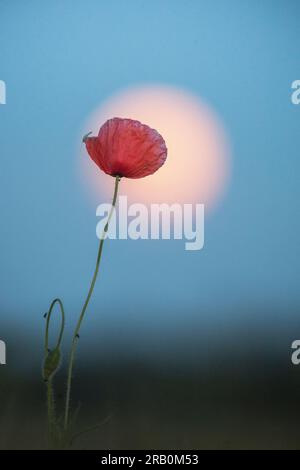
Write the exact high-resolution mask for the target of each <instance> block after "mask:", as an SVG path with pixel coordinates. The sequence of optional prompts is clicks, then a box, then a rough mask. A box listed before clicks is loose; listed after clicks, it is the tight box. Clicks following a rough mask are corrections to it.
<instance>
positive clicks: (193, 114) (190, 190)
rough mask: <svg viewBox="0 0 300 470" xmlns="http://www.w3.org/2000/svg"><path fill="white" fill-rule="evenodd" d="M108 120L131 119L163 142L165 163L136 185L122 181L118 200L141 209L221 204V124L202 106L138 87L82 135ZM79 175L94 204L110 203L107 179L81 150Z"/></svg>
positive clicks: (107, 105)
mask: <svg viewBox="0 0 300 470" xmlns="http://www.w3.org/2000/svg"><path fill="white" fill-rule="evenodd" d="M112 117H124V118H125V117H127V118H131V119H137V120H139V121H141V122H143V123H144V124H147V125H149V126H150V127H153V128H154V129H156V130H157V131H158V132H159V133H160V134H161V135H162V136H163V138H164V139H165V141H166V145H167V148H168V158H167V161H166V163H165V165H164V166H163V167H162V168H160V169H159V170H158V171H157V173H155V174H154V175H151V176H149V177H147V178H143V179H140V180H130V179H126V178H123V179H122V182H121V191H120V193H121V194H126V195H127V196H128V198H129V201H130V202H141V203H145V204H149V203H152V202H153V203H154V202H158V203H160V202H166V203H176V202H178V203H181V204H183V203H189V202H193V203H196V202H198V203H203V204H205V206H206V208H208V209H211V208H212V207H214V206H215V204H216V203H217V202H218V201H219V200H220V199H221V197H222V195H223V194H224V191H225V189H226V186H227V183H228V177H229V170H230V168H229V167H230V163H229V144H228V139H227V137H226V133H225V131H224V128H223V125H222V123H221V120H220V119H219V118H218V116H217V115H216V113H215V112H214V111H213V110H212V108H211V107H209V106H208V105H207V104H205V103H204V102H202V100H201V99H200V98H199V97H197V96H194V95H192V94H190V93H188V92H186V91H184V90H181V89H179V88H175V87H171V86H161V85H156V86H140V87H134V88H130V89H126V90H124V91H121V92H119V93H117V94H115V95H113V96H112V97H110V98H109V99H107V100H106V101H105V102H103V103H101V104H100V105H99V107H98V108H97V109H96V110H95V111H94V112H92V114H91V115H90V117H89V118H88V119H87V121H86V123H85V125H84V128H83V130H82V135H84V134H85V133H88V132H90V131H92V132H93V135H97V134H98V131H99V128H100V127H101V125H102V124H103V123H104V122H105V121H106V120H107V119H109V118H112ZM80 162H81V165H80V173H81V175H83V179H84V180H85V182H86V184H87V185H88V187H92V189H93V193H94V194H95V196H96V197H97V201H98V203H99V202H102V201H103V199H105V200H106V201H109V200H110V198H111V193H112V188H113V181H112V178H111V177H109V176H107V175H105V174H103V173H102V172H101V171H100V170H99V169H98V168H97V167H96V165H95V164H94V163H93V162H92V161H91V159H90V158H89V156H88V155H87V152H86V150H85V148H84V146H83V148H82V151H81V155H80Z"/></svg>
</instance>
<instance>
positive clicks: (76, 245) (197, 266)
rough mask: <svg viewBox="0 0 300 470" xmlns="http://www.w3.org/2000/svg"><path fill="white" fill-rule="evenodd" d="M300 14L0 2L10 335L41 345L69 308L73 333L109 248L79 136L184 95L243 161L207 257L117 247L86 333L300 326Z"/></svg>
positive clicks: (266, 9)
mask: <svg viewBox="0 0 300 470" xmlns="http://www.w3.org/2000/svg"><path fill="white" fill-rule="evenodd" d="M299 13H300V4H299V2H296V1H289V2H285V1H272V2H271V1H263V2H259V1H253V2H240V1H235V0H231V1H228V2H225V1H195V0H193V1H191V0H187V1H185V2H183V1H152V2H146V1H137V0H130V1H128V2H125V1H124V2H123V1H121V0H119V1H116V0H113V1H111V2H104V1H96V0H90V1H84V2H83V1H78V2H71V1H68V0H65V1H64V2H59V1H52V2H43V3H42V2H38V1H26V2H17V1H14V0H12V1H3V0H2V1H1V4H0V15H1V30H0V79H2V80H4V81H5V82H6V86H7V104H6V105H1V106H0V132H1V139H0V153H1V165H2V167H1V173H0V192H1V199H0V200H1V232H0V242H1V264H0V281H1V303H0V307H1V323H2V321H3V324H4V323H5V324H9V323H11V324H12V325H14V324H20V322H21V323H23V322H24V323H25V324H26V328H27V329H28V331H35V329H36V328H38V326H37V325H39V324H40V315H41V314H42V313H44V311H46V310H47V307H48V304H49V302H50V301H51V299H52V298H53V297H55V296H58V295H59V296H61V297H62V298H63V299H64V300H65V303H66V308H67V312H69V313H68V314H69V322H70V323H71V322H73V321H74V320H75V318H76V316H77V314H78V311H79V308H80V305H81V303H82V301H83V298H84V295H85V293H86V291H87V288H88V283H89V280H90V276H91V273H92V269H93V266H94V259H95V256H96V250H97V240H96V238H95V225H96V218H95V207H94V206H93V205H92V204H91V202H90V200H88V199H87V197H86V193H85V191H84V188H83V187H82V185H81V184H80V181H79V177H78V173H77V169H78V168H77V161H76V158H77V155H78V148H79V146H80V142H79V138H78V135H79V132H80V129H81V128H82V125H83V122H84V121H85V119H86V118H87V116H88V115H89V113H90V112H91V111H92V110H93V109H94V108H95V106H97V105H98V104H99V103H101V101H103V100H105V99H106V98H107V97H108V96H110V95H112V94H113V93H115V92H117V91H119V90H121V89H123V88H126V87H128V86H134V85H136V84H137V85H142V84H149V83H150V84H151V83H158V84H164V85H168V84H169V85H175V86H179V87H181V88H185V89H186V90H187V91H190V92H192V93H194V94H196V95H199V97H201V98H203V99H204V100H205V101H206V102H208V103H209V104H210V105H211V106H212V107H213V108H214V109H215V110H216V111H217V112H218V114H219V115H220V116H221V118H222V120H223V122H224V124H225V126H226V130H227V132H228V135H229V138H230V141H231V144H232V148H233V154H232V177H231V183H230V187H229V189H228V191H227V194H226V197H225V198H224V200H223V202H222V204H220V205H219V207H218V209H217V210H216V211H215V212H214V213H213V214H212V215H210V216H209V217H208V218H207V220H206V243H205V248H204V250H202V251H200V252H186V251H184V250H183V247H182V242H175V241H173V242H172V241H170V242H166V241H139V242H133V241H120V242H119V241H114V242H111V243H109V244H107V246H106V247H105V252H104V257H103V265H102V268H103V271H102V272H101V276H100V279H99V283H98V284H97V288H96V292H95V296H94V298H93V301H92V303H91V306H90V309H89V313H90V317H89V318H87V319H86V320H87V321H86V323H85V326H84V328H85V331H87V332H88V331H89V332H90V333H91V334H94V335H96V333H95V332H96V331H98V329H100V328H101V329H102V328H104V329H105V328H107V329H108V330H107V331H111V330H113V329H114V328H115V327H116V328H117V329H118V331H119V330H120V331H125V332H126V331H133V332H135V333H138V334H141V336H145V335H146V336H147V332H148V331H150V330H151V331H158V330H159V331H160V333H161V332H165V333H166V334H167V331H169V327H170V325H173V327H174V329H175V330H176V328H177V329H178V332H180V328H181V326H182V325H186V324H187V325H189V326H190V328H191V330H194V331H196V332H198V331H199V333H200V331H201V328H203V327H204V325H205V328H209V327H211V328H214V326H215V325H222V328H223V329H222V331H223V330H224V331H225V330H226V329H227V328H236V327H240V328H241V329H242V330H243V331H245V330H244V329H243V328H245V325H247V324H248V323H249V322H251V324H254V325H255V324H257V325H258V326H259V328H261V326H262V323H261V322H262V319H261V315H262V312H264V320H265V323H264V324H263V327H264V328H266V329H267V328H268V327H269V326H270V325H272V324H273V323H274V316H275V317H276V325H277V326H278V328H279V329H280V328H282V327H283V326H286V324H287V322H289V321H292V320H291V319H292V317H293V316H294V315H297V314H298V313H297V310H299V305H300V294H299V287H298V284H299V274H300V269H299V255H300V244H299V235H300V233H299V232H300V223H299V199H300V190H299V170H300V163H299V145H298V142H297V139H298V136H299V123H300V105H299V106H295V105H292V103H291V99H290V96H291V83H292V82H293V81H294V80H296V79H300V77H299V54H298V51H297V45H298V44H300V29H299ZM275 312H276V313H275ZM24 319H25V321H24ZM224 331H223V333H224ZM220 334H221V335H222V332H221V333H220ZM224 334H225V333H224Z"/></svg>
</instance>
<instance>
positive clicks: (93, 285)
mask: <svg viewBox="0 0 300 470" xmlns="http://www.w3.org/2000/svg"><path fill="white" fill-rule="evenodd" d="M120 179H121V178H120V177H119V176H116V180H115V189H114V195H113V200H112V204H111V209H110V212H109V215H108V219H107V222H106V224H105V227H104V230H103V233H102V236H101V239H100V243H99V248H98V255H97V260H96V266H95V271H94V274H93V277H92V281H91V285H90V288H89V291H88V295H87V297H86V300H85V302H84V304H83V307H82V310H81V313H80V316H79V319H78V322H77V325H76V328H75V331H74V335H73V338H72V345H71V352H70V359H69V367H68V378H67V392H66V405H65V417H64V429H65V431H66V430H67V429H68V424H69V409H70V395H71V384H72V371H73V364H74V356H75V351H76V345H77V339H78V334H79V330H80V327H81V323H82V320H83V318H84V314H85V312H86V309H87V306H88V304H89V301H90V298H91V296H92V293H93V290H94V287H95V283H96V279H97V275H98V271H99V266H100V261H101V255H102V250H103V244H104V240H105V236H106V233H107V231H108V227H109V223H110V220H111V217H112V215H113V212H114V209H115V206H116V201H117V195H118V187H119V182H120Z"/></svg>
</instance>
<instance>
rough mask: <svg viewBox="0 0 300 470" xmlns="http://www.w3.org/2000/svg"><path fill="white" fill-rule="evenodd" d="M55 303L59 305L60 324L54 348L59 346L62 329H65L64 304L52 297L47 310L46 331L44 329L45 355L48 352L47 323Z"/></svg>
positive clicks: (48, 323)
mask: <svg viewBox="0 0 300 470" xmlns="http://www.w3.org/2000/svg"><path fill="white" fill-rule="evenodd" d="M56 303H57V304H58V305H59V307H60V313H61V325H60V332H59V337H58V340H57V343H56V346H55V349H56V348H59V347H60V344H61V340H62V337H63V334H64V329H65V310H64V306H63V303H62V301H61V300H60V299H59V298H57V299H54V300H53V302H51V305H50V308H49V312H48V313H47V322H46V331H45V354H46V355H47V354H48V350H49V325H50V319H51V314H52V310H53V308H54V306H55V304H56Z"/></svg>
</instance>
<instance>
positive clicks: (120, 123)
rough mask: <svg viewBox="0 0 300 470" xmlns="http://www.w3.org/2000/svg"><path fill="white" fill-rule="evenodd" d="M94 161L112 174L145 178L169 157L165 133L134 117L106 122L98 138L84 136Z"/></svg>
mask: <svg viewBox="0 0 300 470" xmlns="http://www.w3.org/2000/svg"><path fill="white" fill-rule="evenodd" d="M83 142H84V143H85V145H86V148H87V151H88V153H89V155H90V157H91V158H92V160H93V161H94V162H95V163H96V165H98V166H99V168H100V169H101V170H103V171H104V172H105V173H107V174H108V175H111V176H120V177H122V176H124V177H126V178H143V177H144V176H148V175H151V174H153V173H155V172H156V171H157V170H158V169H159V168H160V167H161V166H162V165H163V164H164V162H165V160H166V158H167V147H166V144H165V141H164V139H163V138H162V136H161V135H160V134H159V133H158V132H157V131H156V130H155V129H151V127H149V126H146V125H145V124H142V123H141V122H139V121H135V120H133V119H122V118H113V119H109V120H108V121H106V122H105V123H104V124H103V126H102V127H101V128H100V130H99V134H98V136H97V137H90V136H89V135H86V136H85V137H84V138H83Z"/></svg>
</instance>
